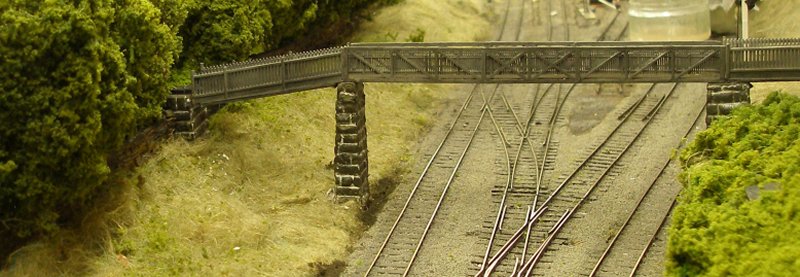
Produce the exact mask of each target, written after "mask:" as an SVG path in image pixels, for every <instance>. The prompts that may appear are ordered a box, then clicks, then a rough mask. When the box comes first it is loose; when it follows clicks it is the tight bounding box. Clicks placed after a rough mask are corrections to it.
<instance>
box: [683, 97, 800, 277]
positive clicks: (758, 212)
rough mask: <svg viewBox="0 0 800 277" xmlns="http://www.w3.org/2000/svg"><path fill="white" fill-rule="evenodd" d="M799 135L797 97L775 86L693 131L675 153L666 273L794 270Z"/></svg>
mask: <svg viewBox="0 0 800 277" xmlns="http://www.w3.org/2000/svg"><path fill="white" fill-rule="evenodd" d="M799 139H800V99H798V98H797V97H794V96H789V95H786V94H782V93H772V94H770V95H769V96H768V97H767V98H766V100H765V101H764V103H763V104H762V105H756V106H752V107H745V108H740V109H737V110H735V111H734V113H733V116H732V117H730V118H728V119H723V120H720V121H717V122H714V124H712V125H711V126H710V128H709V129H708V130H706V131H704V132H702V133H700V134H698V136H697V138H696V139H695V140H694V142H692V143H691V145H690V146H689V147H687V148H686V149H685V150H684V151H683V152H682V153H681V156H680V159H681V161H682V162H683V163H684V164H685V166H686V170H685V171H684V172H683V173H682V174H681V181H682V183H683V184H684V190H683V192H682V193H681V196H680V198H679V203H680V204H679V205H678V206H677V207H676V209H675V213H674V217H673V219H672V225H671V227H670V231H669V232H670V236H669V242H668V257H667V273H668V274H669V275H673V276H794V275H796V273H797V272H798V271H800V236H797V234H800V140H799ZM747 191H750V193H749V197H748V193H747Z"/></svg>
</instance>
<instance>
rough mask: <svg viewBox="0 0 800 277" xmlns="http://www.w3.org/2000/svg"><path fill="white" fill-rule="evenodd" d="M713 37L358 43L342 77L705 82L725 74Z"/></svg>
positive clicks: (436, 80) (446, 80)
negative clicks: (642, 40) (664, 40)
mask: <svg viewBox="0 0 800 277" xmlns="http://www.w3.org/2000/svg"><path fill="white" fill-rule="evenodd" d="M725 54H726V51H725V46H724V45H722V44H720V43H713V42H686V43H681V44H674V45H664V44H654V43H618V42H617V43H614V42H567V43H557V42H556V43H535V44H534V43H491V44H487V43H451V44H427V45H426V44H407V45H387V44H357V45H352V46H350V47H347V48H346V49H344V53H343V56H344V58H345V61H344V63H345V64H344V65H343V67H344V74H345V75H344V76H343V79H345V80H351V81H360V82H410V83H582V82H589V83H619V82H627V83H632V82H647V83H653V82H707V81H713V80H719V79H721V78H722V77H723V74H724V73H725V70H724V67H725V65H726V63H725V61H726V57H725Z"/></svg>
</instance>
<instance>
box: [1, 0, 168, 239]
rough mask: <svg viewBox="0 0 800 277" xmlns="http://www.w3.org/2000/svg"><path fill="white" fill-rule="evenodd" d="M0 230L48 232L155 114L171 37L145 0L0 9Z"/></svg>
mask: <svg viewBox="0 0 800 277" xmlns="http://www.w3.org/2000/svg"><path fill="white" fill-rule="evenodd" d="M0 13H1V14H2V15H0V26H2V28H0V69H1V70H0V91H2V92H1V93H0V122H3V128H0V165H2V166H0V223H2V224H0V231H3V230H4V231H5V232H9V231H10V232H12V233H14V234H16V235H18V236H21V237H25V236H29V235H31V234H35V233H41V232H46V231H48V230H52V229H54V228H55V221H56V220H57V219H58V218H59V215H60V214H62V213H63V212H65V211H69V210H71V209H72V208H75V207H78V206H81V205H82V204H84V203H85V202H86V201H87V200H88V199H90V198H91V196H92V195H93V194H94V192H96V190H97V189H98V187H99V186H100V185H101V184H102V183H103V181H104V180H105V178H106V176H107V175H108V173H109V171H110V169H109V167H108V165H107V162H106V158H107V156H108V155H109V153H110V152H111V151H113V150H115V149H117V148H118V147H119V146H120V145H122V143H123V142H124V140H125V138H126V136H128V135H130V134H131V133H132V131H133V130H135V126H136V125H137V122H141V121H145V120H146V119H148V118H152V117H153V116H155V115H158V114H160V112H159V109H160V105H161V103H162V102H163V100H164V97H165V95H166V93H167V87H166V81H167V79H168V78H169V70H170V66H171V65H172V59H173V58H174V57H175V54H176V48H177V43H176V42H177V40H176V38H175V37H174V36H173V35H171V34H170V29H169V28H168V27H166V26H165V25H164V24H162V23H160V21H159V18H160V13H159V11H158V10H157V9H156V8H155V7H154V6H153V5H152V4H150V2H148V1H146V0H126V1H72V2H69V3H66V2H62V1H41V2H40V1H24V0H11V1H4V2H2V4H0Z"/></svg>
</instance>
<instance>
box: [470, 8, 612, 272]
mask: <svg viewBox="0 0 800 277" xmlns="http://www.w3.org/2000/svg"><path fill="white" fill-rule="evenodd" d="M551 3H552V2H551V1H548V4H550V7H551V9H552V4H551ZM561 4H562V5H561V7H562V10H563V11H564V23H565V24H564V25H565V28H564V30H565V36H567V39H568V37H569V32H568V28H569V24H568V21H567V20H568V17H567V16H566V7H565V1H563V0H562V1H561ZM617 15H618V14H617ZM548 18H550V17H548ZM550 22H552V20H550ZM612 25H613V22H611V23H609V24H608V26H607V27H606V30H605V31H604V33H605V32H608V30H610V29H611V26H612ZM553 29H554V25H553V24H552V23H551V24H550V26H549V28H548V30H549V34H550V38H552V33H553ZM552 86H553V85H552V84H550V86H549V87H548V91H549V89H550V88H552ZM575 86H576V84H572V85H571V86H570V88H569V89H568V91H567V93H566V96H565V97H564V99H563V100H562V101H560V103H559V100H561V97H560V94H561V89H559V95H558V96H557V98H556V105H555V106H554V111H553V114H552V115H551V118H550V120H549V126H548V127H549V128H548V131H547V134H546V136H545V137H546V139H545V141H544V142H542V144H543V145H544V146H545V147H544V148H545V149H544V153H543V155H544V158H543V159H542V164H541V167H540V166H539V163H538V161H535V162H536V171H537V172H536V193H535V195H534V200H533V205H532V206H531V207H532V208H533V209H534V210H536V204H537V202H538V196H539V191H540V189H541V182H542V178H543V177H542V175H543V173H544V167H545V163H546V157H547V155H548V152H549V149H550V141H551V139H552V133H553V131H554V127H555V120H556V119H557V116H558V114H559V113H560V111H561V109H562V108H563V105H564V103H566V101H567V99H568V98H569V95H570V94H571V93H572V91H573V89H574V88H575ZM560 87H561V85H559V88H560ZM537 88H539V87H538V86H537ZM537 93H538V90H537ZM501 96H502V97H504V98H505V95H504V94H501ZM541 99H542V100H543V99H544V96H543V97H542V98H541ZM540 101H541V100H540ZM504 102H505V104H506V107H507V108H508V109H510V110H511V111H512V113H513V108H511V107H510V105H509V104H508V102H507V101H505V99H504ZM539 103H541V102H539ZM539 103H537V105H538V104H539ZM534 107H535V106H534ZM514 116H515V119H516V120H517V121H518V122H519V118H518V117H516V113H514ZM530 116H531V117H530V118H529V121H528V122H527V123H526V125H527V126H526V133H525V135H524V136H525V137H524V138H523V139H527V138H528V134H527V131H528V130H529V129H530V125H529V124H530V119H532V118H533V116H534V115H533V113H531V115H530ZM518 129H519V127H518ZM523 142H524V141H521V142H520V148H519V149H518V151H517V156H516V158H517V160H518V159H519V157H520V155H519V154H520V153H521V152H520V151H521V147H522V143H523ZM528 142H529V144H530V145H531V151H532V152H533V154H534V159H535V160H537V159H538V157H537V155H536V153H535V151H533V148H532V146H533V144H532V143H530V140H528ZM517 160H515V162H514V167H513V169H512V178H511V180H512V183H511V185H512V186H513V180H514V178H513V175H515V174H516V169H517ZM507 193H508V186H507V187H506V190H505V191H504V192H503V199H502V200H501V208H500V209H499V212H498V216H500V215H502V214H503V213H502V211H503V210H504V209H503V206H502V205H504V204H505V199H506V196H507ZM526 217H527V215H526ZM526 219H527V218H526ZM500 222H502V218H500ZM524 225H527V232H526V236H525V245H524V246H523V253H522V261H524V260H525V258H526V257H525V256H526V252H527V248H528V243H529V240H530V229H531V227H532V225H533V224H524ZM522 228H525V227H524V226H523V227H522ZM496 229H497V222H496V224H495V228H493V232H492V235H491V237H490V243H489V245H488V246H487V251H486V255H485V256H484V261H483V263H482V264H481V269H480V271H483V270H484V267H485V264H486V258H487V257H488V254H489V252H490V251H491V248H492V246H493V238H494V236H495V235H496V232H495V230H496ZM513 243H516V241H514V242H513ZM492 270H493V267H492V268H490V269H489V270H488V271H487V273H486V274H489V273H491V271H492ZM514 270H515V271H516V267H515V268H514ZM480 271H479V273H480ZM520 272H521V271H520Z"/></svg>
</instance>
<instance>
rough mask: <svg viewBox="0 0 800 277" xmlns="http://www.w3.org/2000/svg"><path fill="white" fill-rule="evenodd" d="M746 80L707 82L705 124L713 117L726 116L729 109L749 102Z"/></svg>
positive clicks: (749, 86)
mask: <svg viewBox="0 0 800 277" xmlns="http://www.w3.org/2000/svg"><path fill="white" fill-rule="evenodd" d="M752 87H753V85H751V84H750V83H747V82H730V83H708V86H707V89H708V94H707V96H706V97H707V98H706V99H707V102H706V124H711V122H712V121H714V119H717V118H719V117H722V116H727V115H728V114H730V113H731V110H733V109H734V108H736V107H738V106H741V105H748V104H750V88H752Z"/></svg>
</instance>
